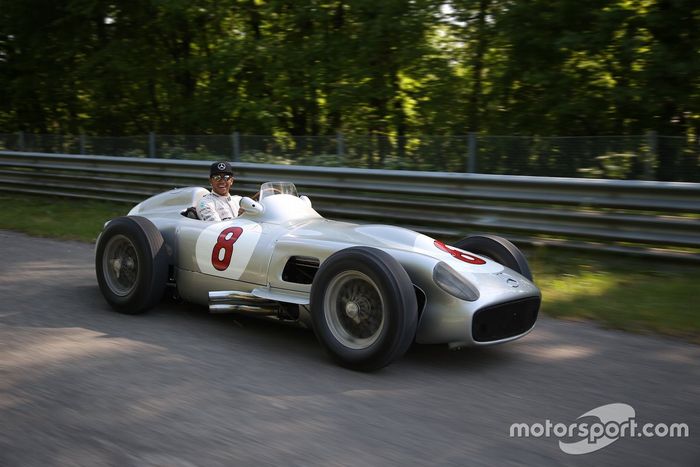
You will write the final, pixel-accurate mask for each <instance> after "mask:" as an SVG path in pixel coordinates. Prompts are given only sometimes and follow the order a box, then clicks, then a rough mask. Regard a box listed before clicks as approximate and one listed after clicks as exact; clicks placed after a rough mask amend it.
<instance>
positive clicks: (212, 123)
mask: <svg viewBox="0 0 700 467" xmlns="http://www.w3.org/2000/svg"><path fill="white" fill-rule="evenodd" d="M2 5H3V6H2V8H0V132H4V133H10V132H15V131H25V132H27V133H54V134H78V133H81V132H83V133H89V134H90V133H92V134H98V135H133V134H146V133H148V132H150V131H155V132H157V133H159V134H231V132H233V131H239V132H241V133H244V134H269V135H333V134H335V133H336V132H337V131H342V132H344V133H346V134H359V135H368V136H371V137H373V136H375V135H377V136H385V137H397V136H398V137H401V136H404V135H411V134H414V135H415V134H431V135H453V134H465V133H467V132H468V131H475V132H481V133H486V134H535V135H552V134H558V135H606V134H607V135H609V134H643V133H645V132H646V131H648V130H656V131H658V132H659V134H663V135H678V136H689V137H697V135H698V134H700V53H699V50H700V32H699V31H700V4H698V2H697V1H693V0H673V1H671V0H592V1H589V2H581V1H578V0H561V1H558V2H551V1H546V0H533V1H528V2H512V1H505V0H441V1H437V0H412V1H404V0H383V1H376V0H300V1H290V0H225V1H224V0H190V1H184V0H172V1H167V2H166V1H162V0H141V1H136V0H127V1H123V2H111V1H106V0H70V1H66V2H55V1H50V0H4V1H3V4H2ZM401 149H402V148H399V159H401V158H402V157H403V154H402V151H401ZM659 151H660V153H659V167H658V170H659V176H660V177H661V178H663V177H664V176H665V172H664V171H665V170H666V171H670V170H671V169H673V168H672V167H671V168H669V167H670V164H671V161H672V151H671V150H669V151H665V148H664V147H663V146H662V147H660V148H659ZM202 152H205V151H199V150H195V151H194V153H195V154H200V153H202ZM200 157H201V156H200ZM372 157H373V158H374V159H376V162H383V160H384V157H385V154H384V153H383V152H382V150H381V148H380V149H379V152H378V153H377V154H376V155H374V156H372ZM398 163H399V165H400V164H401V161H399V162H398Z"/></svg>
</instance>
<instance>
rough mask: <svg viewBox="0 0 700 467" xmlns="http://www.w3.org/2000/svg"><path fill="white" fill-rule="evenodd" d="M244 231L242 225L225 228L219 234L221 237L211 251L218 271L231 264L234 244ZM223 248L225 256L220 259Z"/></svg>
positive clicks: (212, 262) (213, 263)
mask: <svg viewBox="0 0 700 467" xmlns="http://www.w3.org/2000/svg"><path fill="white" fill-rule="evenodd" d="M242 233H243V229H242V228H240V227H229V228H228V229H224V230H222V231H221V233H220V234H219V238H218V239H217V240H216V245H214V249H213V250H212V251H211V264H212V265H213V266H214V267H215V268H216V270H217V271H224V270H226V268H228V266H229V264H231V255H232V254H233V244H234V243H236V240H238V237H240V236H241V234H242ZM221 250H224V257H223V258H222V259H219V256H220V255H221Z"/></svg>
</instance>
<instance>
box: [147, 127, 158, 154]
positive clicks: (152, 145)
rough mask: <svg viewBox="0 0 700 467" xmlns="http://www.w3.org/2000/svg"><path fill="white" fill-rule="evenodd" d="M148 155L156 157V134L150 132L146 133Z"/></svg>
mask: <svg viewBox="0 0 700 467" xmlns="http://www.w3.org/2000/svg"><path fill="white" fill-rule="evenodd" d="M148 157H150V158H156V157H157V155H156V134H155V133H154V132H150V133H149V134H148Z"/></svg>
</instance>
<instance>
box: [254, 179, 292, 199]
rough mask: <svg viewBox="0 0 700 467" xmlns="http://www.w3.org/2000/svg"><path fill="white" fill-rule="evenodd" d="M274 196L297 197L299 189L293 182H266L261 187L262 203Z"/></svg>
mask: <svg viewBox="0 0 700 467" xmlns="http://www.w3.org/2000/svg"><path fill="white" fill-rule="evenodd" d="M274 195H292V196H298V195H297V187H295V186H294V184H293V183H292V182H266V183H263V184H262V185H260V201H262V200H263V199H265V198H269V197H270V196H274Z"/></svg>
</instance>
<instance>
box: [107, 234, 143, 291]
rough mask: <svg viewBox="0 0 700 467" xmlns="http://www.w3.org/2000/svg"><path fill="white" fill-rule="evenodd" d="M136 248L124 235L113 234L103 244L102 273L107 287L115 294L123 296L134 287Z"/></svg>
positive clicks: (135, 281)
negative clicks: (104, 244)
mask: <svg viewBox="0 0 700 467" xmlns="http://www.w3.org/2000/svg"><path fill="white" fill-rule="evenodd" d="M138 268H139V260H138V255H137V254H136V248H135V247H134V244H133V243H132V241H131V240H129V239H128V238H127V237H125V236H124V235H115V236H114V237H112V238H110V239H109V241H108V242H107V245H106V246H105V251H104V260H103V261H102V274H103V276H104V279H105V282H106V285H107V287H108V288H109V289H110V290H111V291H112V292H113V293H114V294H115V295H117V296H120V297H125V296H127V295H129V293H131V292H132V291H133V290H134V288H135V287H136V283H137V281H138V276H139V269H138Z"/></svg>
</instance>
